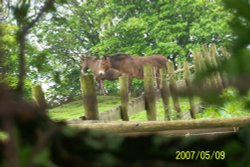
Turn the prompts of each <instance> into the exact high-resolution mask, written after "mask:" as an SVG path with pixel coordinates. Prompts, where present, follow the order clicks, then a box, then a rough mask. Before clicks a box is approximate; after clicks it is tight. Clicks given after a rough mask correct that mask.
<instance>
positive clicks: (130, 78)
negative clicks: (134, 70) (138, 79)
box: [128, 75, 132, 96]
mask: <svg viewBox="0 0 250 167" xmlns="http://www.w3.org/2000/svg"><path fill="white" fill-rule="evenodd" d="M131 91H132V76H131V75H129V76H128V95H129V96H131Z"/></svg>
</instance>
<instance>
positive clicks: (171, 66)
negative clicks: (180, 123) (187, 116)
mask: <svg viewBox="0 0 250 167" xmlns="http://www.w3.org/2000/svg"><path fill="white" fill-rule="evenodd" d="M167 68H168V73H169V76H170V85H169V87H170V92H171V95H172V100H173V103H174V109H175V111H176V112H177V118H181V108H180V104H179V100H178V96H177V95H176V93H175V91H176V89H177V86H176V82H175V71H174V64H173V63H172V62H168V63H167Z"/></svg>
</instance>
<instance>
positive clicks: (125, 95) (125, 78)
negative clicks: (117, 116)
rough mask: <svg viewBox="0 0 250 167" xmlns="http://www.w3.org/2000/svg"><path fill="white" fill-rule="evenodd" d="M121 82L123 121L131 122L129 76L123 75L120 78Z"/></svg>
mask: <svg viewBox="0 0 250 167" xmlns="http://www.w3.org/2000/svg"><path fill="white" fill-rule="evenodd" d="M119 82H120V96H121V119H122V120H123V121H129V116H128V100H129V99H128V98H129V89H128V87H129V86H128V76H127V75H122V76H120V77H119Z"/></svg>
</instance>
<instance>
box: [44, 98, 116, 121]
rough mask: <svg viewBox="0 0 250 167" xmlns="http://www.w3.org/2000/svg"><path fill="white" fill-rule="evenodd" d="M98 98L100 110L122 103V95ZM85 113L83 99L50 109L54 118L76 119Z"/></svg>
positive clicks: (50, 114) (50, 113)
mask: <svg viewBox="0 0 250 167" xmlns="http://www.w3.org/2000/svg"><path fill="white" fill-rule="evenodd" d="M97 100H98V109H99V112H104V111H107V110H109V109H112V108H114V107H116V106H119V104H120V97H118V96H98V97H97ZM83 115H84V109H83V101H82V100H76V101H73V102H70V103H67V104H63V105H61V106H59V107H55V108H53V109H50V110H49V116H50V117H51V118H52V119H53V120H68V119H76V118H79V117H81V116H83Z"/></svg>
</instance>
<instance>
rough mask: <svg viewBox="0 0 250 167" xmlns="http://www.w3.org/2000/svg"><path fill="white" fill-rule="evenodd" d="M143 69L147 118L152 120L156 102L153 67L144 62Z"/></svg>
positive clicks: (154, 115) (154, 117) (154, 116)
mask: <svg viewBox="0 0 250 167" xmlns="http://www.w3.org/2000/svg"><path fill="white" fill-rule="evenodd" d="M143 71H144V73H143V75H144V76H143V79H144V93H145V104H146V111H147V119H148V120H149V121H154V120H156V102H155V92H154V77H153V68H152V66H151V65H150V64H145V65H144V66H143Z"/></svg>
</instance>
